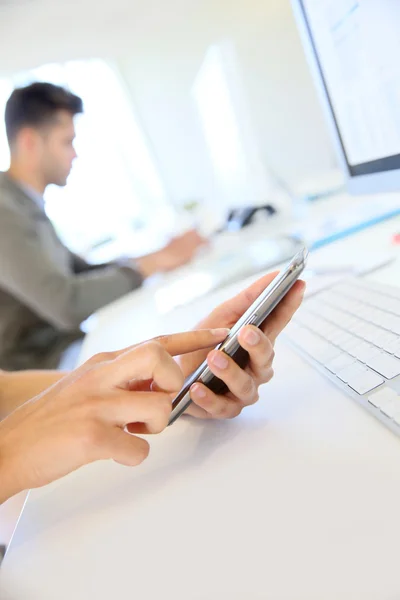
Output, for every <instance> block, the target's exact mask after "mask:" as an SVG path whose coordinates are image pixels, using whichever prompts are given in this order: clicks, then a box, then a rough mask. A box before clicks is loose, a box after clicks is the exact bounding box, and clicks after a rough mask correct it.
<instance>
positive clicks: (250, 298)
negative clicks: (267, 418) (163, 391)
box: [178, 273, 305, 419]
mask: <svg viewBox="0 0 400 600" xmlns="http://www.w3.org/2000/svg"><path fill="white" fill-rule="evenodd" d="M275 276H276V273H272V274H270V275H266V276H265V277H262V278H261V279H259V280H258V281H257V282H255V283H254V284H253V285H252V286H250V287H249V288H248V289H246V290H244V291H243V292H241V293H240V294H238V295H237V296H236V297H235V298H232V299H231V300H228V302H225V303H224V304H221V306H219V307H218V308H216V309H215V310H214V311H213V312H212V313H211V314H210V315H209V316H208V317H207V318H206V319H204V320H203V321H202V322H201V323H200V324H199V327H200V328H209V327H217V326H218V327H229V328H231V327H232V326H233V325H234V324H235V323H236V322H237V321H238V320H239V319H240V317H241V316H242V315H243V314H244V313H245V311H246V310H247V309H248V308H249V307H250V306H251V304H252V303H253V302H254V300H255V299H256V298H257V297H258V296H259V295H260V293H261V292H262V291H263V290H264V289H265V288H266V287H267V285H268V284H269V283H270V282H271V281H272V279H274V277H275ZM304 291H305V283H304V282H302V281H298V282H297V283H296V284H295V285H294V286H293V288H292V290H291V291H290V292H289V293H288V294H287V296H286V297H285V298H284V299H283V300H282V302H280V304H279V305H278V307H277V308H276V309H275V310H274V312H273V313H272V314H271V316H270V317H268V319H267V320H266V322H265V323H264V324H263V326H262V328H261V330H260V329H258V328H256V327H254V326H247V327H245V328H243V330H242V331H241V332H240V335H239V342H240V345H241V346H242V347H243V348H244V349H245V350H247V352H248V353H249V355H250V362H249V364H248V365H247V367H246V368H245V369H241V368H240V367H239V366H238V365H237V364H236V363H235V362H234V361H233V360H232V359H231V358H230V357H228V356H227V355H226V354H224V353H223V352H219V351H216V350H214V351H212V352H210V353H208V352H207V351H206V350H199V351H197V352H193V353H191V354H187V355H186V356H182V357H180V358H179V359H178V361H179V364H180V366H181V368H182V371H183V373H184V375H185V377H186V376H188V375H189V374H190V373H192V372H193V371H194V370H195V369H196V368H197V367H198V366H199V365H200V364H201V363H202V362H203V361H204V360H205V359H206V358H207V363H208V366H209V368H210V369H211V371H212V372H213V374H214V375H216V376H217V377H219V378H220V379H222V381H224V383H225V384H226V385H227V387H228V388H229V390H230V391H229V393H228V394H226V395H225V396H218V395H216V394H214V393H213V392H211V391H210V390H209V389H208V388H207V387H205V386H204V385H203V384H201V383H196V384H194V385H193V386H192V389H191V398H192V400H193V403H192V404H191V405H190V406H189V407H188V409H187V411H186V414H189V415H192V416H194V417H198V418H203V419H209V418H215V419H231V418H234V417H236V416H238V415H239V414H240V413H241V411H242V410H243V408H244V407H245V406H249V405H251V404H254V403H255V402H256V401H257V400H258V388H259V386H260V385H262V384H263V383H267V382H268V381H270V379H272V377H273V369H272V361H273V359H274V344H275V340H276V338H277V336H278V335H279V334H280V332H281V331H282V329H284V327H286V325H287V324H288V323H289V321H290V320H291V318H292V316H293V314H294V313H295V311H296V310H297V309H298V308H299V306H300V304H301V302H302V299H303V296H304Z"/></svg>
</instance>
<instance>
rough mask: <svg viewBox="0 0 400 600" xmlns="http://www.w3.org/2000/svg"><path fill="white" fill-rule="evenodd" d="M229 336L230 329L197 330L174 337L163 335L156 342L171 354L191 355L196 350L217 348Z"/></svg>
mask: <svg viewBox="0 0 400 600" xmlns="http://www.w3.org/2000/svg"><path fill="white" fill-rule="evenodd" d="M228 334H229V329H227V328H222V329H221V328H220V329H197V330H193V331H187V332H185V333H175V334H172V335H163V336H160V337H157V338H155V340H154V341H156V342H158V343H159V344H161V345H162V347H163V348H164V349H165V350H166V351H167V352H168V354H171V356H177V355H178V354H189V353H190V352H194V351H195V350H205V349H207V348H211V347H212V346H216V345H217V344H219V343H220V342H222V341H223V340H224V339H225V338H226V337H227V335H228Z"/></svg>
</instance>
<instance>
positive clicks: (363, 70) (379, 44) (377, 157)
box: [297, 0, 400, 189]
mask: <svg viewBox="0 0 400 600" xmlns="http://www.w3.org/2000/svg"><path fill="white" fill-rule="evenodd" d="M297 4H298V6H297V8H298V9H299V10H300V12H301V13H302V14H301V17H302V21H303V25H304V27H303V32H305V33H306V35H307V37H308V38H309V39H308V42H309V45H310V49H311V51H312V54H313V60H314V63H315V66H316V68H317V71H318V76H319V80H320V83H321V84H322V86H323V88H324V92H325V96H326V99H327V102H328V105H329V110H330V112H331V117H332V120H333V123H334V127H335V128H336V137H337V139H338V141H339V143H340V146H341V150H342V153H343V155H344V158H345V161H346V163H347V170H348V174H349V175H350V177H357V176H363V175H372V174H374V173H381V172H383V171H393V170H397V169H400V60H399V57H400V1H399V0H298V3H297ZM399 189H400V179H399Z"/></svg>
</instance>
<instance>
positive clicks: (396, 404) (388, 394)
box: [368, 387, 400, 419]
mask: <svg viewBox="0 0 400 600" xmlns="http://www.w3.org/2000/svg"><path fill="white" fill-rule="evenodd" d="M368 402H370V403H371V404H372V405H373V406H375V407H376V408H379V409H380V410H381V411H382V412H383V413H384V414H385V415H386V416H387V417H390V418H391V419H392V418H393V417H395V416H396V415H397V414H400V396H399V394H398V393H397V392H395V391H394V390H392V389H390V388H388V387H384V388H382V389H381V390H379V391H378V392H376V393H375V394H373V395H372V396H369V398H368Z"/></svg>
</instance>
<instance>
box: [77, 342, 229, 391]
mask: <svg viewBox="0 0 400 600" xmlns="http://www.w3.org/2000/svg"><path fill="white" fill-rule="evenodd" d="M226 334H227V330H222V331H221V330H219V331H218V332H217V333H215V332H213V331H209V330H207V331H204V330H202V331H190V332H187V333H182V334H175V335H171V336H164V337H162V338H158V339H157V340H152V341H150V342H145V343H143V344H141V345H140V346H135V347H134V348H132V349H129V350H127V351H126V352H124V353H122V354H120V355H119V356H117V358H115V359H114V360H111V361H107V362H105V363H99V364H96V365H94V366H93V367H92V369H91V370H89V371H87V373H86V375H85V374H84V375H83V376H89V377H94V378H96V385H99V384H100V383H101V385H102V386H108V387H109V386H114V387H126V385H127V382H129V381H132V380H133V379H142V380H148V379H152V380H153V381H154V384H155V386H157V389H161V390H165V391H168V392H176V391H179V390H180V388H181V387H182V385H183V382H184V377H183V374H182V371H181V369H180V368H179V366H178V365H177V363H176V362H175V361H174V360H173V358H172V356H171V353H174V354H175V353H181V352H190V351H193V350H194V349H196V350H197V349H199V348H202V347H203V348H204V347H205V348H209V347H210V346H213V345H215V344H216V343H218V342H221V341H222V339H224V337H226Z"/></svg>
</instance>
